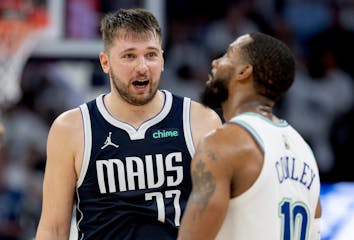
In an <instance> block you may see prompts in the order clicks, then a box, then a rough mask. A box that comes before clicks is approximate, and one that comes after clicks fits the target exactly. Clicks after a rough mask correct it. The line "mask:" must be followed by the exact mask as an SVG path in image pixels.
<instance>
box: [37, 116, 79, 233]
mask: <svg viewBox="0 0 354 240" xmlns="http://www.w3.org/2000/svg"><path fill="white" fill-rule="evenodd" d="M82 131H83V130H82V120H81V113H80V111H79V109H75V110H71V111H68V112H65V113H63V114H62V115H60V116H59V117H58V118H57V119H56V120H55V121H54V123H53V125H52V126H51V128H50V131H49V135H48V140H47V160H46V168H45V176H44V183H43V203H42V214H41V219H40V223H39V226H38V230H37V238H36V239H60V238H59V237H64V238H68V236H69V230H70V224H71V216H72V209H73V203H74V193H75V185H76V181H77V174H76V171H75V159H76V158H77V156H78V155H79V154H78V152H79V151H80V150H81V145H80V144H82V138H81V137H82V135H83V132H82ZM53 234H54V235H53Z"/></svg>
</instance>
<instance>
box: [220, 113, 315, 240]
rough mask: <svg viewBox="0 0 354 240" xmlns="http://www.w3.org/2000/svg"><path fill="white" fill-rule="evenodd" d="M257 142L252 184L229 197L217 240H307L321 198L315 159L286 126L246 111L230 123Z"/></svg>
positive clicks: (302, 140) (299, 137) (292, 130)
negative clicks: (259, 154) (258, 161)
mask: <svg viewBox="0 0 354 240" xmlns="http://www.w3.org/2000/svg"><path fill="white" fill-rule="evenodd" d="M230 122H231V123H235V124H239V125H241V126H242V127H244V128H245V129H246V130H247V131H248V132H249V133H250V134H251V135H252V136H253V137H254V139H255V140H256V141H257V142H258V144H259V146H260V147H261V148H262V150H263V153H264V163H263V167H262V170H261V172H260V175H259V176H258V178H257V180H256V181H255V183H254V184H253V185H252V186H251V187H250V188H249V189H248V190H247V191H246V192H244V193H243V194H241V195H240V196H238V197H236V198H233V199H230V202H229V208H228V211H227V215H226V218H225V221H224V223H223V226H222V228H221V229H220V231H219V233H218V236H217V238H216V239H219V240H226V239H227V240H232V239H247V240H259V239H263V240H277V239H279V240H293V239H296V240H307V239H308V240H309V239H310V232H311V226H312V224H313V221H314V216H315V210H316V205H317V201H318V198H319V194H320V179H319V172H318V167H317V164H316V161H315V158H314V155H313V153H312V151H311V149H310V147H309V146H308V144H307V143H306V142H305V141H304V139H303V138H302V137H301V136H300V135H299V133H298V132H297V131H296V130H295V129H294V128H292V127H291V126H290V125H289V124H288V123H287V122H285V121H282V122H278V123H274V122H272V121H270V120H269V119H267V118H265V117H263V116H261V115H259V114H256V113H244V114H241V115H239V116H236V117H234V118H232V119H231V120H230Z"/></svg>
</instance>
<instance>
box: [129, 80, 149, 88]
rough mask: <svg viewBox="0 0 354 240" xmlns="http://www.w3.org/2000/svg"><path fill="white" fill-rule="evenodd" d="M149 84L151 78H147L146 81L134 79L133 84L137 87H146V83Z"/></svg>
mask: <svg viewBox="0 0 354 240" xmlns="http://www.w3.org/2000/svg"><path fill="white" fill-rule="evenodd" d="M148 84H149V80H145V81H134V82H133V85H134V86H135V87H144V86H146V85H148Z"/></svg>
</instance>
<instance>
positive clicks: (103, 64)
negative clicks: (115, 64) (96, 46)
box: [99, 52, 109, 74]
mask: <svg viewBox="0 0 354 240" xmlns="http://www.w3.org/2000/svg"><path fill="white" fill-rule="evenodd" d="M99 58H100V63H101V67H102V69H103V71H104V72H105V73H106V74H108V73H109V60H108V55H107V53H105V52H100V54H99Z"/></svg>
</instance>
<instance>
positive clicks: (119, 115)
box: [104, 91, 164, 128]
mask: <svg viewBox="0 0 354 240" xmlns="http://www.w3.org/2000/svg"><path fill="white" fill-rule="evenodd" d="M104 102H105V106H106V108H107V110H108V111H109V113H110V114H111V115H112V116H113V117H114V118H116V119H118V120H119V121H122V122H126V123H128V124H130V125H132V126H133V127H135V128H139V127H140V125H141V124H142V123H144V122H145V121H146V120H148V119H151V118H152V117H154V116H155V115H157V114H158V113H159V112H160V111H161V109H162V107H163V104H164V94H163V93H162V92H161V91H157V93H156V95H155V96H154V98H153V99H152V100H151V101H150V102H148V103H147V104H144V105H141V106H136V105H132V104H129V103H128V102H126V101H125V100H123V99H122V98H119V97H117V96H113V95H112V93H110V94H108V95H107V96H106V97H105V99H104Z"/></svg>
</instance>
